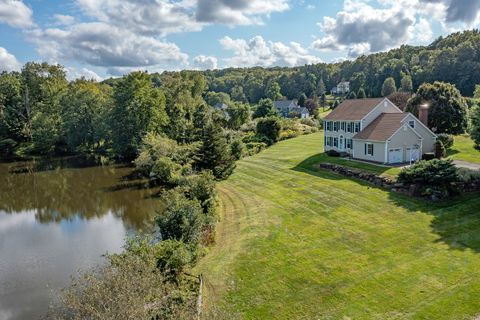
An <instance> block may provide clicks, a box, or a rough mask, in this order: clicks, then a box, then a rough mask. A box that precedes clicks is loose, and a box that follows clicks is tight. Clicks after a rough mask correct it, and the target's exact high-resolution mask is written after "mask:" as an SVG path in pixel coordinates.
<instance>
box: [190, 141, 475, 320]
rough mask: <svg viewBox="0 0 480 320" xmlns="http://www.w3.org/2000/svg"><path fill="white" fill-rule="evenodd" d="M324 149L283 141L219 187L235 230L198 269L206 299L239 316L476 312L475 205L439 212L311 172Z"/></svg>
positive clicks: (458, 204)
mask: <svg viewBox="0 0 480 320" xmlns="http://www.w3.org/2000/svg"><path fill="white" fill-rule="evenodd" d="M322 141H323V137H322V135H321V134H313V135H309V136H303V137H299V138H296V139H292V140H288V141H284V142H281V143H279V144H277V145H275V146H273V147H272V148H270V149H268V150H266V151H264V152H262V153H261V154H259V155H256V156H253V157H250V158H247V159H245V160H242V161H241V162H240V163H239V165H238V168H237V170H236V172H235V174H234V175H232V177H231V178H229V179H228V180H227V181H224V182H222V183H220V186H219V194H220V199H221V201H222V202H223V201H226V202H229V203H230V205H232V206H234V207H235V208H234V209H233V210H230V211H234V212H235V214H234V215H231V219H239V220H240V224H241V225H242V227H241V228H236V229H234V230H233V231H232V233H231V234H224V236H222V237H219V238H220V239H222V238H223V237H227V238H228V239H225V240H224V242H226V243H228V242H231V243H234V244H231V245H230V247H231V248H230V247H229V246H227V245H222V244H219V246H217V247H214V248H212V251H211V252H210V253H209V254H208V255H207V257H206V258H205V259H204V260H202V262H201V267H200V268H199V270H201V271H203V272H204V273H205V274H206V277H207V278H209V279H212V278H213V279H215V280H214V283H215V284H216V290H215V292H214V295H215V297H214V299H217V301H222V303H223V305H224V306H226V308H227V309H228V310H231V311H232V312H239V313H240V314H241V315H242V317H243V318H245V319H343V318H344V317H351V318H352V319H411V318H418V319H469V318H472V317H473V316H474V315H476V314H480V301H479V299H476V297H475V295H476V294H478V293H479V291H480V277H479V276H480V271H479V270H478V269H479V268H478V265H479V263H480V257H479V254H478V253H477V252H478V251H479V250H478V249H479V248H480V244H478V243H477V242H476V239H478V236H477V237H476V234H475V230H478V227H479V222H478V218H479V216H478V213H477V214H475V213H473V212H474V211H473V210H474V209H475V208H480V200H479V198H478V197H473V196H472V197H469V198H465V199H462V200H461V201H454V202H451V203H448V204H443V205H442V206H444V208H442V207H441V206H438V205H430V204H426V203H424V202H422V201H418V200H412V199H409V198H407V197H403V196H398V195H392V194H390V193H388V192H387V191H384V190H380V189H375V188H371V187H370V186H368V185H366V184H364V183H361V182H358V181H352V180H349V179H344V178H343V177H340V176H338V175H335V174H332V173H329V172H322V171H319V170H316V169H315V168H313V167H312V164H313V163H312V162H310V163H309V162H308V161H307V162H305V160H306V159H315V157H314V156H315V155H316V154H318V153H319V152H321V150H320V149H321V142H322ZM477 211H478V210H477ZM223 223H227V219H224V220H222V222H221V223H220V225H221V224H223ZM228 223H230V222H228ZM219 227H220V229H221V226H219ZM477 234H478V233H477ZM456 241H458V242H460V243H459V244H457V246H455V242H456ZM477 244H478V246H477ZM232 248H233V249H232ZM456 248H458V250H457V249H456ZM212 264H214V267H213V268H212V269H210V266H212ZM223 269H225V270H228V271H222V272H220V271H219V270H223ZM217 289H218V290H217ZM210 293H211V292H209V293H207V295H208V294H210ZM468 293H471V295H470V294H468ZM446 309H448V310H446Z"/></svg>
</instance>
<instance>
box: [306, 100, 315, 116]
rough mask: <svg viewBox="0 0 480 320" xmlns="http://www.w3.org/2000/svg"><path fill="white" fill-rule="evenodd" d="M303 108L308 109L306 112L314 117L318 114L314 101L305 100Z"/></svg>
mask: <svg viewBox="0 0 480 320" xmlns="http://www.w3.org/2000/svg"><path fill="white" fill-rule="evenodd" d="M305 108H307V109H308V112H309V113H310V115H312V116H316V115H317V114H318V104H317V102H316V101H315V100H314V99H307V101H305Z"/></svg>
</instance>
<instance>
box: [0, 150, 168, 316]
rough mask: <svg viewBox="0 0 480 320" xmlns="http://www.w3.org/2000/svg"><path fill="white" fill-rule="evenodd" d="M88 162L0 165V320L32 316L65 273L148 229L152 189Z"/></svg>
mask: <svg viewBox="0 0 480 320" xmlns="http://www.w3.org/2000/svg"><path fill="white" fill-rule="evenodd" d="M95 163H96V162H95V161H91V160H90V161H87V160H85V159H78V158H70V159H60V160H53V161H52V160H50V161H31V162H16V163H0V320H16V319H38V318H40V317H41V316H43V315H44V314H45V312H46V310H47V309H48V306H49V305H50V304H51V303H52V301H53V300H54V297H55V296H56V295H57V294H58V292H59V289H61V288H62V287H65V286H67V285H68V284H69V282H70V279H71V276H72V275H75V274H77V272H78V271H79V270H88V269H89V268H92V267H94V266H95V265H98V264H99V263H102V262H103V261H104V260H103V258H102V255H103V254H104V253H106V252H109V253H115V252H119V251H120V250H121V249H122V246H123V244H124V240H125V238H126V237H127V236H128V235H130V234H133V233H136V232H139V231H147V232H149V231H151V230H152V225H153V224H152V221H153V217H154V214H155V210H157V209H160V206H161V204H160V202H159V200H158V199H157V198H155V195H156V193H158V191H159V190H155V189H149V188H148V187H147V186H146V184H145V183H144V182H143V181H139V180H135V179H133V178H132V175H131V171H132V169H131V168H128V167H125V166H120V165H115V166H98V165H94V164H95Z"/></svg>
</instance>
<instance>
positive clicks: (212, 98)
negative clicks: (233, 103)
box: [205, 91, 230, 107]
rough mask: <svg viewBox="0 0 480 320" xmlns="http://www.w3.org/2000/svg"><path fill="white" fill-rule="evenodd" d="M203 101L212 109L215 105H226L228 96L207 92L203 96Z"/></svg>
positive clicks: (228, 99)
mask: <svg viewBox="0 0 480 320" xmlns="http://www.w3.org/2000/svg"><path fill="white" fill-rule="evenodd" d="M205 101H206V102H207V103H208V105H210V106H212V107H214V106H216V105H217V104H221V103H224V104H226V105H228V104H229V103H230V96H229V95H228V94H226V93H225V92H213V91H209V92H207V94H206V95H205Z"/></svg>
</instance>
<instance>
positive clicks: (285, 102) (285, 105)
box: [273, 100, 296, 109]
mask: <svg viewBox="0 0 480 320" xmlns="http://www.w3.org/2000/svg"><path fill="white" fill-rule="evenodd" d="M292 103H294V104H295V105H296V101H295V100H277V101H274V102H273V104H274V106H275V108H277V109H284V108H288V107H289V106H290V105H291V104H292Z"/></svg>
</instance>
